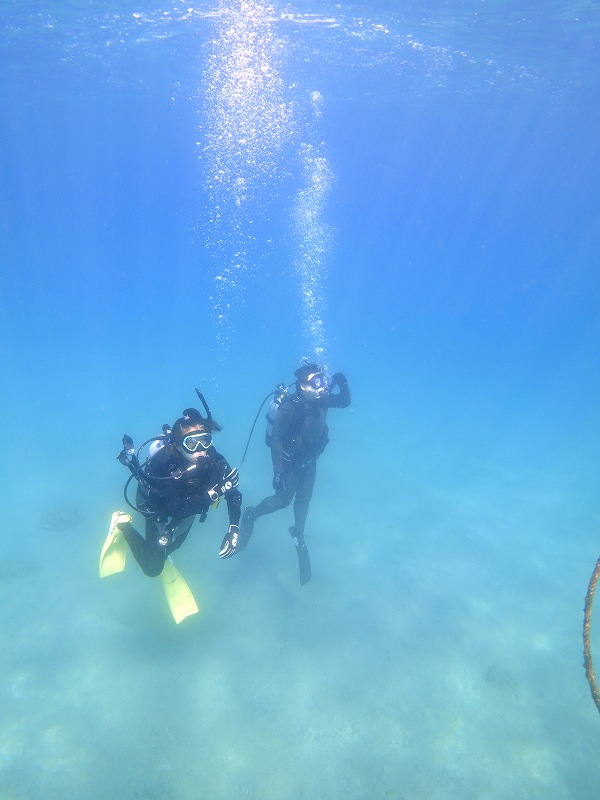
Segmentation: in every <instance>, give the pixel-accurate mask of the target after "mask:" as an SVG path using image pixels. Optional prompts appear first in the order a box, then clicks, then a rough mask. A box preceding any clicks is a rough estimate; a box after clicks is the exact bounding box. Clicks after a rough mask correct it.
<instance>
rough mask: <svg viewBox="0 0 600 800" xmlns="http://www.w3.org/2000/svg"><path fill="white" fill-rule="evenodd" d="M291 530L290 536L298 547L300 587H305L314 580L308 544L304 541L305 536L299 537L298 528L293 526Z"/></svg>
mask: <svg viewBox="0 0 600 800" xmlns="http://www.w3.org/2000/svg"><path fill="white" fill-rule="evenodd" d="M289 530H290V536H291V537H292V539H293V540H294V544H295V545H296V553H297V554H298V570H299V574H300V586H304V584H305V583H308V582H309V580H310V579H311V578H312V571H311V568H310V556H309V554H308V549H307V547H306V542H305V541H304V536H298V534H297V533H296V528H294V526H293V525H292V527H291V528H290V529H289Z"/></svg>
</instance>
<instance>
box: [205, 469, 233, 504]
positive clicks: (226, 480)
mask: <svg viewBox="0 0 600 800" xmlns="http://www.w3.org/2000/svg"><path fill="white" fill-rule="evenodd" d="M239 482H240V476H239V473H238V471H237V468H236V467H234V468H233V469H232V470H231V471H230V472H228V473H227V475H224V476H223V482H222V483H221V484H218V483H215V485H214V486H213V487H212V489H209V490H208V496H209V497H210V502H211V503H215V502H216V501H217V500H218V499H219V497H222V496H223V495H224V494H225V492H229V491H231V489H235V488H236V487H237V485H238V484H239Z"/></svg>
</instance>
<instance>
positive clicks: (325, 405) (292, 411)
mask: <svg viewBox="0 0 600 800" xmlns="http://www.w3.org/2000/svg"><path fill="white" fill-rule="evenodd" d="M339 388H340V391H339V393H337V394H327V395H325V396H324V397H321V398H319V399H318V400H304V399H303V398H302V397H301V396H300V395H299V394H294V395H288V396H287V397H285V398H284V399H283V401H282V403H281V406H280V407H279V409H278V411H277V416H276V417H275V423H274V425H273V434H272V438H271V458H272V461H273V470H274V472H275V474H280V475H281V476H282V478H283V480H282V486H281V488H280V489H279V490H277V491H276V493H275V494H274V495H272V496H271V497H265V499H264V500H263V501H262V502H261V503H259V505H257V506H255V507H254V508H253V509H252V510H251V516H252V517H253V518H256V517H262V516H263V515H265V514H272V513H273V511H278V510H279V509H280V508H285V507H286V506H289V504H290V503H291V502H292V499H293V498H294V497H295V500H294V531H293V533H294V535H296V536H300V537H302V536H303V535H304V527H305V525H306V518H307V516H308V507H309V504H310V500H311V497H312V492H313V487H314V484H315V478H316V474H317V458H318V457H319V456H320V455H321V453H322V452H323V450H324V449H325V447H326V446H327V442H328V441H329V439H328V438H327V434H328V432H329V429H328V428H327V423H326V421H325V420H326V416H327V411H328V410H329V409H330V408H347V407H348V406H349V405H350V400H351V397H350V389H349V388H348V383H347V382H346V381H344V382H342V383H340V384H339ZM290 532H292V531H290Z"/></svg>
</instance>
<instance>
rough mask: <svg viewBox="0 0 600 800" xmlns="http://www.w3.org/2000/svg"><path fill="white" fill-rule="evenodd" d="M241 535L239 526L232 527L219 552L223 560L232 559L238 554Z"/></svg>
mask: <svg viewBox="0 0 600 800" xmlns="http://www.w3.org/2000/svg"><path fill="white" fill-rule="evenodd" d="M239 535H240V529H239V528H238V526H237V525H230V526H229V530H228V531H227V535H226V536H225V538H224V539H223V541H222V542H221V549H220V550H219V555H220V556H221V558H231V556H234V555H235V554H236V548H237V543H238V537H239Z"/></svg>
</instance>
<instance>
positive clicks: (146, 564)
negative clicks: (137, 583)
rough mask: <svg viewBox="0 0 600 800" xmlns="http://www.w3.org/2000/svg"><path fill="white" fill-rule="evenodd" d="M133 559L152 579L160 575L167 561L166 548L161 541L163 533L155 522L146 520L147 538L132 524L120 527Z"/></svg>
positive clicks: (127, 523) (128, 523)
mask: <svg viewBox="0 0 600 800" xmlns="http://www.w3.org/2000/svg"><path fill="white" fill-rule="evenodd" d="M119 530H121V531H123V536H124V537H125V541H126V542H127V544H128V545H129V549H130V550H131V552H132V553H133V557H134V558H135V560H136V561H137V562H138V564H139V565H140V567H141V568H142V572H143V573H144V574H145V575H148V577H150V578H155V577H156V576H157V575H160V573H161V572H162V569H163V567H164V565H165V561H166V559H167V552H166V547H161V546H160V544H159V539H160V536H161V533H162V531H161V530H160V529H159V527H158V525H157V524H156V522H155V521H154V520H151V519H146V538H145V539H144V537H143V536H142V535H141V534H140V533H139V532H138V531H137V530H136V529H135V528H134V527H133V525H132V524H131V522H126V523H125V524H122V525H119Z"/></svg>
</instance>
